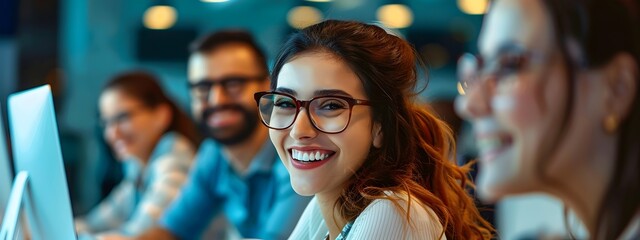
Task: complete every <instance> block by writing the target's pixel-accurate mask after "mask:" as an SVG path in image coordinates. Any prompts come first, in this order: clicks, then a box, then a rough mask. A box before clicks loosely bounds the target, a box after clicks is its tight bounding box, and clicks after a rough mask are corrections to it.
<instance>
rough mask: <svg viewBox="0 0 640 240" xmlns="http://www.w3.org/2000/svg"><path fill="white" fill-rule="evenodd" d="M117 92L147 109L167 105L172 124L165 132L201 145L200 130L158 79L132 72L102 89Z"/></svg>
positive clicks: (112, 80)
mask: <svg viewBox="0 0 640 240" xmlns="http://www.w3.org/2000/svg"><path fill="white" fill-rule="evenodd" d="M111 90H115V91H118V92H120V93H123V94H125V95H126V96H128V97H130V98H133V99H136V100H138V101H140V103H142V104H143V105H144V107H147V108H155V107H158V106H160V105H163V104H164V105H166V106H168V107H169V108H170V109H171V122H170V123H169V126H168V127H167V129H166V130H165V131H164V133H168V132H177V133H179V134H181V135H182V136H184V137H185V138H187V139H188V140H189V141H190V142H191V143H192V144H194V146H198V145H199V144H200V141H201V138H200V135H199V134H198V129H197V127H196V126H195V124H194V122H193V121H192V120H191V118H189V116H188V115H187V114H186V113H185V112H184V111H182V110H181V109H180V108H179V107H178V106H177V105H176V104H175V103H174V102H173V101H172V100H171V99H170V98H169V97H168V96H167V95H166V93H165V92H164V90H162V87H161V86H160V84H159V83H158V78H157V77H156V76H154V75H152V74H151V73H148V72H145V71H130V72H125V73H121V74H119V75H117V76H116V77H114V78H113V79H111V80H110V81H109V82H108V83H107V84H106V85H105V86H104V87H103V89H102V92H106V91H111Z"/></svg>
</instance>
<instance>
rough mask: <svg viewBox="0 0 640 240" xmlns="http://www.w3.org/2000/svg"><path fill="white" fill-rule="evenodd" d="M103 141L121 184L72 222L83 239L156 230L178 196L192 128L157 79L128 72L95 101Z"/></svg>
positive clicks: (193, 142) (193, 141)
mask: <svg viewBox="0 0 640 240" xmlns="http://www.w3.org/2000/svg"><path fill="white" fill-rule="evenodd" d="M99 110H100V118H101V119H102V121H101V122H102V125H103V127H104V139H105V140H106V142H107V144H108V145H109V147H110V148H111V150H112V151H113V153H114V155H115V156H116V158H117V159H118V160H119V161H121V162H123V166H124V168H123V170H124V172H125V176H124V179H123V180H122V182H120V183H119V184H118V186H116V188H114V190H112V191H111V193H110V194H109V196H107V198H106V199H105V200H103V201H102V202H101V203H100V204H99V205H98V206H97V207H95V208H94V209H92V210H91V211H90V212H89V213H88V214H86V215H85V216H83V217H80V218H78V219H77V220H76V229H77V231H78V233H79V234H80V235H81V236H82V235H85V234H86V235H90V234H93V235H100V236H101V237H105V236H106V235H108V234H120V235H125V236H136V235H138V234H140V233H142V232H144V231H145V230H147V229H148V228H150V227H153V226H155V225H156V224H157V221H158V218H159V217H160V215H161V213H162V212H163V211H164V209H165V208H167V207H168V206H169V205H170V204H171V203H172V201H173V199H174V198H175V197H176V196H177V195H178V193H179V192H180V187H181V186H182V184H183V183H184V182H185V179H186V177H187V175H188V173H189V169H190V168H191V164H192V159H193V158H194V155H195V147H196V146H197V145H198V144H199V137H198V134H197V130H196V127H195V125H194V124H193V123H192V122H191V120H190V119H189V117H188V116H187V115H186V114H185V113H184V112H182V111H181V110H180V109H179V108H178V107H177V106H176V105H175V104H174V103H173V102H172V100H171V99H169V97H168V96H167V95H166V94H165V93H164V91H163V90H162V88H161V87H160V85H159V84H158V82H157V79H156V78H155V76H153V75H151V74H149V73H146V72H127V73H123V74H120V75H118V76H116V77H115V78H114V79H112V80H111V81H109V82H108V83H107V84H106V85H105V87H104V89H103V90H102V93H101V94H100V101H99Z"/></svg>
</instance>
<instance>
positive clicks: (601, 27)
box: [537, 0, 640, 239]
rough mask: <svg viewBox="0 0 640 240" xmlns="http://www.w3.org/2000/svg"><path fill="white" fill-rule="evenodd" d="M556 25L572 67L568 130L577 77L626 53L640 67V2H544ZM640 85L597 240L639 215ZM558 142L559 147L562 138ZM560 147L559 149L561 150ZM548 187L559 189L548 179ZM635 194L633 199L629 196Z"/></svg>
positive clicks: (624, 125)
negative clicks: (572, 47)
mask: <svg viewBox="0 0 640 240" xmlns="http://www.w3.org/2000/svg"><path fill="white" fill-rule="evenodd" d="M543 3H544V4H545V6H546V8H547V11H548V12H549V15H550V17H551V20H552V24H553V30H554V33H555V40H556V45H557V46H558V47H559V50H560V52H561V53H562V55H563V57H564V61H565V64H566V65H567V66H568V67H569V71H568V75H569V76H568V77H567V82H568V83H569V90H568V91H567V94H566V95H565V96H566V97H565V98H566V100H567V101H566V106H565V108H566V109H568V110H567V111H566V113H565V116H564V119H563V126H566V125H567V124H568V123H569V120H570V119H569V115H570V111H573V107H574V105H575V103H574V102H573V99H574V96H575V94H576V93H575V92H576V91H577V87H576V81H577V80H578V78H577V77H576V75H577V72H578V71H580V70H585V69H595V68H598V67H601V66H604V65H606V64H608V63H609V62H610V61H611V60H612V59H613V58H614V57H615V56H617V55H618V54H621V53H626V54H629V55H631V56H632V57H633V59H634V60H635V61H636V66H637V67H638V65H637V64H638V63H640V1H639V0H544V1H543ZM570 42H573V43H575V44H576V45H577V50H579V51H580V54H579V55H580V56H583V58H580V59H578V58H576V57H575V56H572V54H570V52H569V47H568V44H569V43H570ZM638 93H640V85H638V86H637V89H636V97H635V99H634V100H633V103H632V106H631V109H630V112H629V115H628V116H627V117H626V118H624V119H620V120H621V121H620V130H619V132H620V134H619V136H618V146H617V149H616V156H615V163H614V172H613V173H612V179H610V182H609V185H608V186H607V189H606V193H605V194H604V196H602V198H601V204H600V207H599V209H598V213H597V221H596V226H595V229H589V231H590V234H591V238H592V239H617V238H619V237H620V236H621V234H622V233H623V232H624V231H625V229H626V228H627V227H628V226H629V225H630V223H631V222H632V221H633V219H634V217H635V216H636V215H637V213H638V211H639V210H640V194H637V192H638V189H640V174H639V173H640V96H638ZM562 129H564V132H562V131H561V132H559V133H558V137H557V138H556V139H555V140H553V141H556V142H558V141H560V140H561V139H562V137H563V136H562V135H564V134H566V129H568V128H566V127H563V128H562ZM556 145H558V144H556ZM544 166H546V164H540V165H539V166H538V169H537V172H538V175H540V176H541V177H543V179H544V180H546V181H547V182H548V184H557V183H555V182H553V181H551V180H549V179H548V178H547V177H546V176H545V175H544V173H543V172H544V169H543V168H544ZM629 193H634V194H629Z"/></svg>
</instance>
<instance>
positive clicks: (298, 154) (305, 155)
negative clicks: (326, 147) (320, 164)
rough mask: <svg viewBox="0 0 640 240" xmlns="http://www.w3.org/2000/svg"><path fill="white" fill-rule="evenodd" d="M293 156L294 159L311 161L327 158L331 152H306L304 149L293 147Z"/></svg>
mask: <svg viewBox="0 0 640 240" xmlns="http://www.w3.org/2000/svg"><path fill="white" fill-rule="evenodd" d="M291 157H293V159H295V160H298V161H306V162H310V161H319V160H324V159H325V158H327V157H329V154H327V153H320V151H311V152H304V151H299V150H295V149H291Z"/></svg>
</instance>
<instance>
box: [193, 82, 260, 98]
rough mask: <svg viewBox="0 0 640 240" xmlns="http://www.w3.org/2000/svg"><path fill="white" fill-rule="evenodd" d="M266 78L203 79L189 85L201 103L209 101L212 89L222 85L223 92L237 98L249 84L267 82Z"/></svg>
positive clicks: (194, 96)
mask: <svg viewBox="0 0 640 240" xmlns="http://www.w3.org/2000/svg"><path fill="white" fill-rule="evenodd" d="M266 78H267V77H266V76H229V77H224V78H221V79H217V80H214V79H203V80H200V81H198V82H196V83H189V89H190V90H191V96H193V98H195V99H198V100H200V101H207V100H208V99H209V95H210V94H211V88H213V87H214V86H216V85H220V86H221V87H222V89H223V91H224V92H225V93H226V94H227V95H228V96H231V97H237V96H238V95H240V94H241V93H242V91H243V90H244V88H245V86H246V85H247V83H249V82H252V81H262V80H265V79H266Z"/></svg>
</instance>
